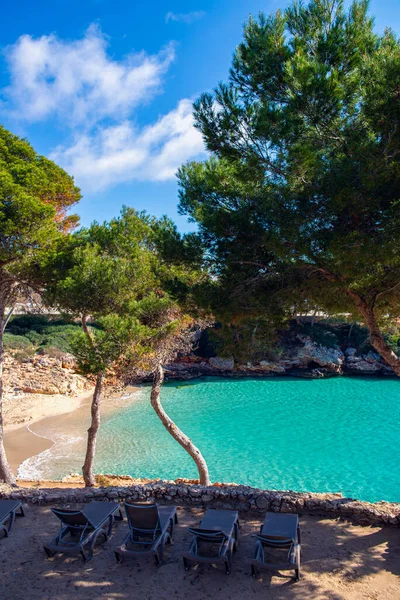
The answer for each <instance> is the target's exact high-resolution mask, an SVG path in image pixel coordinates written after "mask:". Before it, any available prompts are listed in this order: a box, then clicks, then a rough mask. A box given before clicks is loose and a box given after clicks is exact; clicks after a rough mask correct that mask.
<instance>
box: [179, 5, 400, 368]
mask: <svg viewBox="0 0 400 600" xmlns="http://www.w3.org/2000/svg"><path fill="white" fill-rule="evenodd" d="M399 81H400V44H399V40H398V39H397V37H396V36H395V34H394V33H393V32H392V31H390V30H386V31H385V33H384V34H383V35H378V34H376V33H375V32H374V29H373V19H372V18H371V17H370V16H369V15H368V2H366V1H364V0H355V1H354V2H353V3H352V4H351V6H350V8H349V9H348V10H347V11H346V10H345V8H344V3H343V2H342V1H341V0H311V1H310V2H309V3H308V4H307V5H304V4H301V3H297V2H295V3H294V4H292V5H291V6H290V7H289V8H288V9H287V10H286V11H284V12H281V11H278V12H277V13H276V14H275V15H271V16H265V15H264V14H260V16H259V17H258V19H254V18H250V20H249V21H248V23H247V24H246V25H245V28H244V38H243V41H242V43H241V44H240V45H239V46H238V48H237V49H236V52H235V55H234V58H233V62H232V68H231V71H230V77H229V80H228V81H227V82H226V83H221V84H220V85H219V86H218V87H217V88H216V89H215V91H214V92H213V93H206V94H203V95H202V96H201V97H200V98H199V99H198V101H197V102H196V103H195V105H194V115H195V121H196V126H197V127H198V128H199V129H200V131H201V132H202V134H203V136H204V140H205V143H206V145H207V148H208V149H209V150H210V152H211V153H212V156H211V157H210V159H209V160H208V161H206V162H203V163H193V162H192V163H188V164H186V165H184V166H183V167H182V168H181V169H180V171H179V184H180V210H181V212H182V213H184V214H188V215H189V216H190V217H191V218H192V219H193V220H194V221H196V222H197V223H198V224H199V231H200V235H201V237H202V239H203V243H204V245H205V247H206V249H207V253H208V258H209V260H210V263H211V264H212V266H213V268H214V270H215V272H216V274H217V275H218V278H217V281H218V283H217V284H216V286H215V287H216V291H215V294H216V297H217V299H218V298H220V296H221V294H222V296H223V297H225V298H226V299H227V301H228V304H229V305H230V311H231V314H236V315H242V316H244V317H245V318H248V316H255V315H257V314H259V315H264V317H266V316H267V315H268V316H270V317H271V319H272V320H273V321H275V320H276V319H278V320H279V319H282V318H284V317H285V315H287V314H288V312H289V311H290V310H292V309H293V305H294V304H297V305H298V306H299V305H300V306H301V305H303V309H304V307H305V309H307V307H309V308H310V309H311V308H314V307H315V306H318V307H320V308H321V309H322V310H325V311H326V312H329V313H330V314H332V313H335V312H350V313H353V314H354V315H356V317H358V318H359V317H360V316H361V317H362V318H363V319H364V320H365V321H366V323H367V325H368V326H369V328H370V331H371V342H372V344H373V345H374V346H375V348H376V349H377V350H378V351H379V352H380V353H381V354H382V355H383V356H384V358H385V359H386V360H387V361H388V362H389V364H390V365H391V366H392V367H393V368H394V369H395V370H397V372H398V373H399V374H400V364H399V361H398V359H397V357H396V356H395V355H394V354H393V352H391V350H390V349H389V348H387V347H385V344H384V340H383V337H382V335H381V331H380V329H379V321H380V320H382V319H384V318H387V317H388V316H398V315H399V292H400V283H399V282H400V279H399V276H400V252H399V250H400V218H399V214H400V213H399V201H400V129H399V116H400V92H399ZM218 303H219V302H218V301H217V302H216V305H218Z"/></svg>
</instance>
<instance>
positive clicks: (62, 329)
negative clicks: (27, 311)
mask: <svg viewBox="0 0 400 600" xmlns="http://www.w3.org/2000/svg"><path fill="white" fill-rule="evenodd" d="M79 327H80V326H79V325H78V324H76V323H71V322H70V321H65V320H63V319H52V318H49V317H46V316H44V315H21V316H16V317H13V318H12V319H11V321H10V323H9V324H8V327H7V330H6V333H5V334H4V344H5V347H6V348H13V347H17V346H12V345H10V342H9V338H10V336H11V337H12V338H13V341H12V342H11V343H14V344H19V346H18V347H27V346H33V347H34V348H36V349H37V350H38V349H40V348H43V349H44V352H45V353H46V354H50V353H51V348H57V349H58V350H59V351H61V352H71V340H72V338H73V337H74V335H75V334H76V332H77V331H78V330H79ZM17 340H18V341H17Z"/></svg>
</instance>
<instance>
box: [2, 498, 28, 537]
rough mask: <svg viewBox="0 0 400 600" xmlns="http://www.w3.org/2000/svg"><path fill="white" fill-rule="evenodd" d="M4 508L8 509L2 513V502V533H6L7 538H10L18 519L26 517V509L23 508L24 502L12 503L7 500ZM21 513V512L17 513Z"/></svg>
mask: <svg viewBox="0 0 400 600" xmlns="http://www.w3.org/2000/svg"><path fill="white" fill-rule="evenodd" d="M3 506H7V508H6V509H5V510H4V512H2V510H1V509H2V502H0V531H3V532H4V535H5V537H8V536H9V535H10V533H11V530H12V528H13V525H14V521H15V519H16V517H24V516H25V513H24V509H23V508H22V500H16V501H15V502H12V501H10V500H5V501H4V502H3ZM17 511H19V512H17Z"/></svg>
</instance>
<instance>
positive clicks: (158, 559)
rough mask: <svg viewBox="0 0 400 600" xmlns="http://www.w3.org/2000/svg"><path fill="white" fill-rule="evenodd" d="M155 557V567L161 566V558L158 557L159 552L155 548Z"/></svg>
mask: <svg viewBox="0 0 400 600" xmlns="http://www.w3.org/2000/svg"><path fill="white" fill-rule="evenodd" d="M155 559H156V565H157V567H161V565H162V560H161V558H160V555H159V552H158V550H156V553H155Z"/></svg>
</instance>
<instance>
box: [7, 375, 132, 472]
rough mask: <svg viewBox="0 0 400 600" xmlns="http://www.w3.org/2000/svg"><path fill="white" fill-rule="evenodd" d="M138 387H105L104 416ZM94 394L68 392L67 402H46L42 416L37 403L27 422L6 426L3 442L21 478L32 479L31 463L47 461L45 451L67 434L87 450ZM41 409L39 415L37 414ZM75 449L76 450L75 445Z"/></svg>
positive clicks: (47, 451)
mask: <svg viewBox="0 0 400 600" xmlns="http://www.w3.org/2000/svg"><path fill="white" fill-rule="evenodd" d="M139 389H140V388H139V387H138V386H135V387H133V386H129V387H128V388H125V389H124V390H119V392H117V391H114V392H113V391H112V389H111V388H110V390H108V393H107V391H106V395H105V397H104V398H103V399H102V417H103V418H107V416H108V415H110V414H112V413H113V412H115V411H116V410H118V409H119V408H122V407H123V406H126V404H127V402H126V401H129V402H130V401H132V400H133V399H134V397H135V392H137V391H138V390H139ZM92 394H93V390H89V391H87V392H85V393H84V394H81V395H79V396H76V397H74V398H71V397H69V396H65V397H64V398H63V400H64V401H65V404H64V406H62V404H60V402H58V403H56V404H51V403H49V402H47V403H46V402H45V403H44V404H45V412H47V415H45V416H43V412H44V407H43V403H42V406H41V407H36V409H39V410H36V415H35V414H34V415H28V416H27V417H26V419H25V424H24V425H22V426H21V424H17V425H16V424H11V425H9V426H7V427H5V432H4V443H5V448H6V453H7V457H8V460H9V462H10V465H11V468H12V470H13V472H14V473H15V475H16V476H17V478H18V479H19V480H21V481H23V480H24V479H28V478H29V479H31V476H30V475H29V470H30V469H32V468H33V467H32V464H33V463H35V462H40V459H41V458H42V459H43V460H44V462H46V453H50V452H51V450H52V449H53V448H54V447H55V446H56V445H62V444H63V443H65V441H66V439H68V438H71V439H72V440H73V441H75V443H78V446H79V450H82V451H84V447H85V440H86V430H87V428H88V426H89V421H90V401H91V397H92ZM61 398H62V397H61ZM57 399H58V400H59V398H57ZM46 400H48V398H46ZM37 401H38V402H37V404H38V405H40V404H41V398H37ZM71 401H72V402H71ZM33 412H35V411H33ZM38 413H39V414H40V416H37V415H38ZM35 417H37V418H35ZM74 450H75V451H76V448H75V449H74ZM24 469H25V474H24ZM21 470H22V473H21V472H20V471H21ZM66 475H67V473H66Z"/></svg>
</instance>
